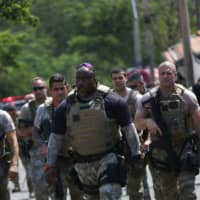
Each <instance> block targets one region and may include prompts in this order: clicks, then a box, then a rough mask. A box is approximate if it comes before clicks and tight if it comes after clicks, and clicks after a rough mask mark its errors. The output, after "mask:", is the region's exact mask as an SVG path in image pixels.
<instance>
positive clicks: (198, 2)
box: [195, 0, 200, 30]
mask: <svg viewBox="0 0 200 200" xmlns="http://www.w3.org/2000/svg"><path fill="white" fill-rule="evenodd" d="M195 7H196V19H197V21H196V26H197V30H200V0H195Z"/></svg>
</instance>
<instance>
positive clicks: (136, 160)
mask: <svg viewBox="0 0 200 200" xmlns="http://www.w3.org/2000/svg"><path fill="white" fill-rule="evenodd" d="M131 166H132V167H133V169H134V170H135V171H137V172H138V173H140V172H141V171H143V170H144V167H145V161H144V159H143V158H142V155H136V156H133V157H132V158H131Z"/></svg>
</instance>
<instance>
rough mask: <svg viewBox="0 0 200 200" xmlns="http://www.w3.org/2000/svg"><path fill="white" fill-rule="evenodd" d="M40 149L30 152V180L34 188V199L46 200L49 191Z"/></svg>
mask: <svg viewBox="0 0 200 200" xmlns="http://www.w3.org/2000/svg"><path fill="white" fill-rule="evenodd" d="M40 151H41V150H40V149H36V150H35V149H34V151H31V152H30V155H31V164H30V171H31V180H32V182H33V184H34V187H35V198H36V200H48V197H49V191H48V185H47V182H46V179H45V174H44V166H45V162H46V161H45V159H44V158H43V157H42V155H41V153H40Z"/></svg>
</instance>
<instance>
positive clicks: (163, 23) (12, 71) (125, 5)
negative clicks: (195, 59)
mask: <svg viewBox="0 0 200 200" xmlns="http://www.w3.org/2000/svg"><path fill="white" fill-rule="evenodd" d="M148 2H149V9H150V13H151V22H152V32H153V43H154V62H155V64H156V65H157V64H158V63H159V62H160V61H161V59H162V57H161V54H160V52H161V51H163V50H165V49H167V47H168V46H170V45H172V44H174V43H176V42H178V41H180V40H181V31H180V25H179V16H178V5H177V1H174V0H165V1H163V0H151V1H148ZM137 3H138V13H139V19H140V32H141V35H140V39H141V46H142V57H143V65H147V64H148V63H147V62H146V61H145V58H146V56H147V55H146V48H147V47H146V42H145V41H146V39H147V38H146V35H145V31H146V24H145V16H144V5H143V1H137ZM188 3H189V9H190V10H191V11H194V10H195V6H194V5H195V0H190V1H189V2H188ZM190 16H191V18H190V19H191V29H192V30H193V31H195V21H196V18H195V14H191V15H190ZM38 20H39V23H38ZM10 21H11V22H10ZM19 22H20V23H19ZM24 22H26V23H24ZM21 24H23V25H21ZM32 25H37V26H32ZM133 45H134V43H133V13H132V8H131V1H130V0H101V1H99V0H93V1H88V0H73V1H71V0H59V1H55V0H34V1H33V2H32V1H31V0H0V70H1V74H0V84H4V85H5V87H3V88H0V91H1V93H0V94H1V96H5V95H11V94H20V93H25V92H29V90H30V88H29V84H30V79H32V78H33V77H34V76H38V75H40V76H43V77H44V78H45V79H46V80H48V78H49V76H50V75H52V74H53V73H55V72H60V73H62V74H64V75H65V76H66V78H67V80H68V81H69V82H70V83H71V84H73V82H74V74H75V68H76V66H77V65H78V64H79V63H80V62H85V61H88V62H91V63H93V64H94V66H95V70H96V71H97V75H98V79H99V80H101V81H102V82H103V83H105V84H110V82H111V81H110V75H109V72H110V70H111V68H113V67H115V66H120V67H123V68H127V67H130V66H133V65H134V63H133V60H134V59H133V56H134V52H133ZM22 77H24V78H23V79H22ZM16 82H17V86H16Z"/></svg>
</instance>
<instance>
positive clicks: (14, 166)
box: [6, 131, 19, 178]
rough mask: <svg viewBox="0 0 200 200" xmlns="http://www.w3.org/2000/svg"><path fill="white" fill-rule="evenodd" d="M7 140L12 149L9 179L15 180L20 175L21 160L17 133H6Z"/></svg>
mask: <svg viewBox="0 0 200 200" xmlns="http://www.w3.org/2000/svg"><path fill="white" fill-rule="evenodd" d="M6 139H7V141H8V143H9V146H10V149H11V162H10V168H9V171H8V176H9V178H15V177H16V176H17V174H18V159H19V147H18V142H17V136H16V131H11V132H8V133H6Z"/></svg>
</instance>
